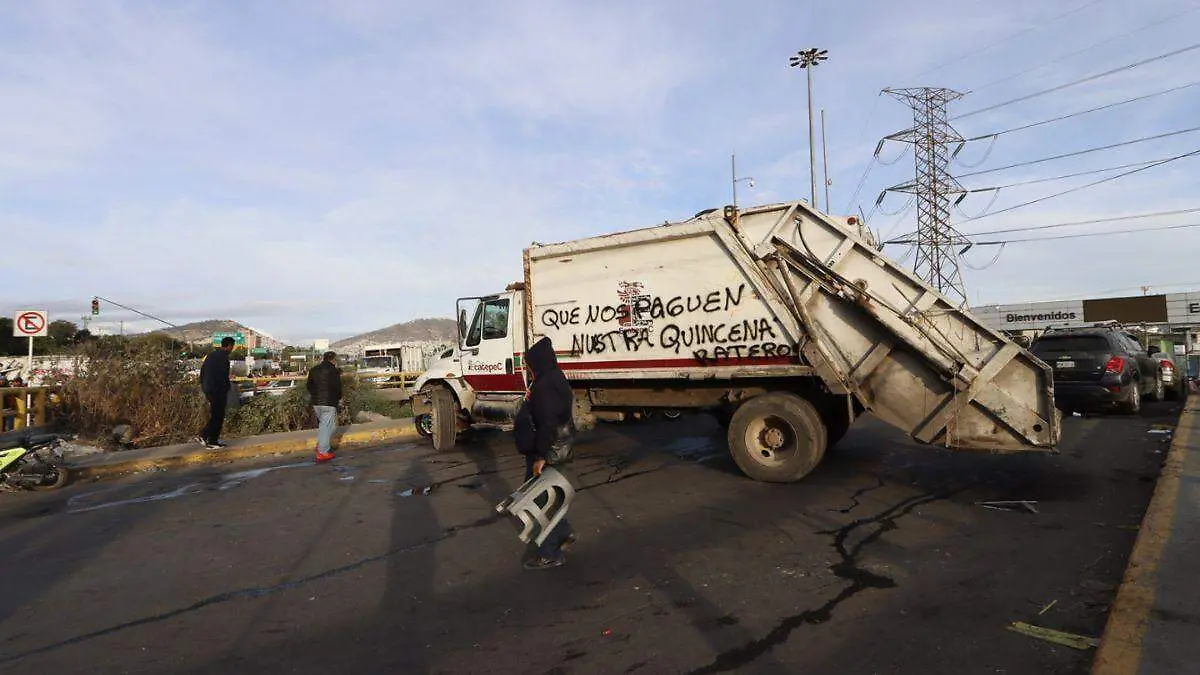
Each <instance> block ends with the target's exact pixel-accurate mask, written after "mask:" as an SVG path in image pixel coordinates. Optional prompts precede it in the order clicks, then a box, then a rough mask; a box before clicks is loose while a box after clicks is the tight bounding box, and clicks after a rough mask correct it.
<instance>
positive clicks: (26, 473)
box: [0, 430, 71, 490]
mask: <svg viewBox="0 0 1200 675" xmlns="http://www.w3.org/2000/svg"><path fill="white" fill-rule="evenodd" d="M70 438H71V437H70V436H64V435H62V434H51V433H45V432H38V431H37V430H20V431H10V432H8V433H6V434H0V490H3V489H10V490H11V489H16V488H25V489H29V490H54V489H57V488H60V487H62V486H63V485H66V483H67V467H66V464H65V463H64V462H63V456H62V447H61V446H62V444H63V442H64V441H67V440H70Z"/></svg>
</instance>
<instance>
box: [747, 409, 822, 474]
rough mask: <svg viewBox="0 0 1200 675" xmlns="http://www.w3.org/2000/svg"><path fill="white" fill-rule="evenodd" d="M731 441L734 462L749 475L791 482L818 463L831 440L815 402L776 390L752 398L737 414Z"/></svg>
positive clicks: (807, 472)
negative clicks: (813, 404)
mask: <svg viewBox="0 0 1200 675" xmlns="http://www.w3.org/2000/svg"><path fill="white" fill-rule="evenodd" d="M728 438H729V450H730V452H731V453H732V454H733V460H734V461H735V462H736V463H737V465H738V468H740V469H741V470H742V472H743V473H745V474H746V475H747V476H749V477H751V478H753V479H755V480H761V481H766V482H769V483H792V482H795V481H798V480H800V479H801V478H803V477H805V476H807V475H808V474H809V473H810V472H811V471H812V470H813V469H815V468H816V466H817V464H819V463H820V461H821V458H822V457H824V456H825V448H826V444H827V438H828V436H827V432H826V430H825V424H824V423H823V422H822V421H821V416H820V414H818V413H817V410H816V408H814V407H813V406H812V404H811V403H809V402H808V401H806V400H804V399H803V398H801V397H799V396H796V395H795V394H785V393H781V392H773V393H769V394H763V395H762V396H757V397H755V398H752V399H750V400H749V401H747V402H746V403H744V404H742V406H741V407H739V408H738V409H737V411H736V412H734V413H733V419H732V420H730V423H729V436H728Z"/></svg>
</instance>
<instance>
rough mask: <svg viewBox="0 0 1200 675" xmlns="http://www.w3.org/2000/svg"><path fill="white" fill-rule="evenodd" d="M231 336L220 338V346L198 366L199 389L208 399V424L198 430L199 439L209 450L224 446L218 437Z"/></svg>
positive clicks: (225, 396)
mask: <svg viewBox="0 0 1200 675" xmlns="http://www.w3.org/2000/svg"><path fill="white" fill-rule="evenodd" d="M233 342H234V340H233V338H231V337H227V338H223V339H222V340H221V348H220V349H214V350H213V351H212V353H211V354H209V355H208V356H206V357H205V358H204V365H202V366H200V390H201V391H203V392H204V397H205V398H207V399H208V411H209V412H208V424H206V425H205V426H204V429H202V430H201V431H200V438H199V441H200V442H201V443H203V444H204V447H206V448H208V449H210V450H216V449H217V448H223V447H225V444H224V443H222V442H221V441H220V440H219V438H220V436H221V427H222V426H223V425H224V424H225V404H226V403H228V401H229V386H230V385H229V352H231V351H233Z"/></svg>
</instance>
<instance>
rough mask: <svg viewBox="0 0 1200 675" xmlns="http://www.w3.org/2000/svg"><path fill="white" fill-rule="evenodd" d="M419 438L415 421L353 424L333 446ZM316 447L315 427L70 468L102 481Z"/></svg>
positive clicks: (75, 477)
mask: <svg viewBox="0 0 1200 675" xmlns="http://www.w3.org/2000/svg"><path fill="white" fill-rule="evenodd" d="M417 438H420V435H419V434H418V433H417V429H416V427H415V426H414V425H413V422H412V420H411V419H406V420H400V421H397V422H395V423H394V424H388V425H362V427H360V428H355V426H353V425H352V426H350V427H341V428H339V429H338V431H337V432H335V433H334V443H333V447H334V450H335V451H336V452H345V451H347V450H352V449H354V448H366V447H371V446H378V445H385V444H387V443H395V442H397V441H408V440H414V439H417ZM316 446H317V440H316V430H315V429H313V430H310V431H306V432H303V433H295V432H293V433H288V434H268V435H266V436H251V437H249V438H241V439H236V440H233V441H231V442H230V445H229V446H228V447H225V448H221V449H220V450H208V449H206V448H201V447H195V446H175V447H177V448H180V451H179V452H172V453H169V454H163V455H155V456H152V457H131V458H129V459H122V458H120V457H119V455H116V456H109V457H108V458H106V460H107V459H111V460H112V461H101V462H98V463H96V464H89V465H83V466H73V467H68V470H69V472H70V478H71V480H72V481H79V480H102V479H105V478H112V477H114V476H120V475H124V474H129V473H135V472H139V471H149V470H163V469H176V468H181V467H187V466H197V465H203V464H211V463H214V462H226V461H231V460H236V459H249V458H253V457H262V456H264V455H289V454H298V453H302V452H307V453H315V452H316Z"/></svg>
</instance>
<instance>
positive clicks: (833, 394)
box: [413, 201, 1060, 482]
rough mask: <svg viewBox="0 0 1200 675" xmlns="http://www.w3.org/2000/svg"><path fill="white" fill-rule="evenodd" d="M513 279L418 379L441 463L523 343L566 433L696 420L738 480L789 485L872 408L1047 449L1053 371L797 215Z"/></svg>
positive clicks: (908, 425)
mask: <svg viewBox="0 0 1200 675" xmlns="http://www.w3.org/2000/svg"><path fill="white" fill-rule="evenodd" d="M524 272H525V274H524V277H525V278H524V279H523V280H522V281H520V282H516V283H513V284H511V285H510V286H509V287H508V288H507V289H505V290H504V291H503V292H500V293H494V294H491V295H485V296H479V297H471V298H463V299H460V300H459V301H458V307H457V310H458V311H457V315H458V323H459V345H458V346H457V348H456V349H454V350H452V351H448V352H446V353H445V354H443V355H442V357H441V358H439V359H438V360H436V361H434V362H433V363H431V365H430V368H429V369H428V370H427V371H426V372H425V373H424V374H422V376H421V377H420V379H419V380H418V381H417V382H416V383H415V384H416V386H415V387H414V388H415V389H416V390H417V392H418V393H417V395H416V396H415V397H414V399H413V401H414V407H415V411H414V412H415V413H416V414H417V420H418V426H421V425H422V424H424V425H425V427H424V428H425V430H426V431H427V433H428V434H429V435H430V436H431V437H432V441H433V445H434V447H435V448H436V449H438V450H445V449H448V448H452V447H454V445H455V442H456V439H457V436H458V434H460V433H461V432H463V431H464V430H467V429H469V428H470V427H471V426H472V425H475V424H480V423H492V424H496V423H500V424H503V423H505V422H508V421H510V420H511V418H512V416H513V415H514V414H515V411H516V409H517V408H518V407H519V405H520V402H521V399H522V397H523V395H524V393H525V389H526V383H527V373H526V370H525V368H524V367H523V365H524V364H523V363H522V360H521V359H522V354H523V353H524V351H525V349H526V347H527V346H528V345H531V344H532V343H533V342H534V341H536V340H538V339H541V338H542V337H549V338H550V339H551V340H552V341H553V344H554V349H555V351H556V353H557V355H558V359H559V363H560V364H561V366H562V368H563V370H564V371H565V373H566V374H567V377H568V379H569V380H570V382H571V385H572V387H573V388H574V392H575V424H576V427H577V428H579V429H581V430H583V429H588V428H590V427H591V426H593V425H594V423H595V421H596V419H597V418H598V417H600V418H603V417H604V416H606V415H619V414H621V413H623V412H629V411H643V410H647V409H655V408H658V409H693V410H704V411H708V412H711V413H712V414H713V415H715V416H716V417H717V419H718V420H720V421H721V422H722V424H724V425H725V426H726V427H727V429H728V434H727V435H728V442H729V449H730V451H731V453H732V455H733V458H734V459H735V461H736V462H737V465H738V466H739V467H740V468H741V469H742V471H743V472H744V473H745V474H747V475H748V476H750V477H752V478H755V479H758V480H763V481H772V482H791V481H796V480H799V479H800V478H803V477H804V476H805V475H806V474H808V473H809V472H810V471H812V469H813V468H814V467H815V466H816V465H817V464H818V463H819V462H820V461H821V458H822V456H823V455H824V453H825V451H826V450H827V449H828V448H829V447H831V446H833V445H834V444H835V443H837V442H838V441H839V440H840V439H841V438H842V436H843V435H844V434H845V433H846V432H847V430H848V429H849V428H850V426H851V424H852V423H853V421H854V420H855V418H856V417H858V416H859V415H861V414H863V413H864V412H870V413H871V414H872V415H874V416H876V417H877V418H879V419H881V420H883V421H885V422H888V423H889V424H891V425H893V426H895V427H897V428H899V429H902V430H903V431H905V432H906V433H907V434H909V435H910V436H911V437H912V438H914V439H916V440H917V441H919V442H921V443H924V444H930V445H936V446H940V447H946V448H953V449H959V450H971V451H985V452H993V453H1008V452H1025V451H1043V452H1049V451H1053V449H1054V447H1055V445H1056V444H1057V442H1058V438H1059V428H1060V427H1059V425H1060V416H1059V414H1058V413H1057V411H1056V410H1055V407H1054V389H1053V386H1054V384H1053V376H1052V371H1051V369H1050V367H1049V366H1048V365H1047V364H1045V363H1043V362H1042V361H1041V360H1039V359H1038V358H1037V357H1035V356H1034V355H1033V354H1031V353H1030V352H1029V351H1027V350H1025V349H1023V348H1022V347H1021V346H1020V345H1018V344H1017V343H1015V342H1013V341H1012V340H1010V339H1009V338H1007V337H1005V336H1004V335H1002V334H1000V333H998V332H996V331H993V330H991V329H989V328H988V327H987V326H985V325H984V324H982V323H981V322H980V321H979V320H977V319H976V318H975V317H973V316H972V315H971V314H969V313H968V312H966V311H965V310H964V309H963V308H961V307H959V306H957V305H955V304H954V303H952V302H951V301H950V300H949V299H948V298H946V297H945V296H943V295H941V294H940V293H938V292H937V291H936V290H934V289H933V288H932V287H930V286H929V285H928V284H926V283H925V282H923V281H922V280H920V279H918V278H917V277H916V276H914V275H913V274H912V273H911V272H909V271H908V270H906V269H904V268H902V267H901V266H900V265H899V264H897V263H896V262H894V261H892V260H890V259H888V258H887V257H885V256H884V255H883V254H882V253H880V251H879V250H878V249H877V247H876V246H875V245H874V241H873V240H872V239H871V237H870V234H869V231H868V230H866V229H865V228H864V227H863V226H862V225H861V224H860V223H859V222H858V221H857V219H856V218H854V217H848V218H838V217H832V216H829V215H827V214H824V213H821V212H819V211H817V210H815V209H813V208H812V207H811V206H809V205H808V204H807V203H806V202H804V201H796V202H788V203H782V204H773V205H767V206H760V207H754V208H749V209H746V210H744V211H741V212H739V211H738V210H737V209H736V208H733V207H725V208H724V209H723V210H715V209H714V210H711V211H705V212H701V213H699V214H697V215H696V216H694V217H692V218H690V219H688V220H684V221H682V222H676V223H666V224H663V225H658V226H654V227H647V228H644V229H639V230H632V231H628V232H619V233H615V234H609V235H604V236H597V237H591V238H587V239H580V240H577V241H569V242H565V243H559V244H550V245H535V246H533V247H531V248H528V249H526V250H525V251H524Z"/></svg>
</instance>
